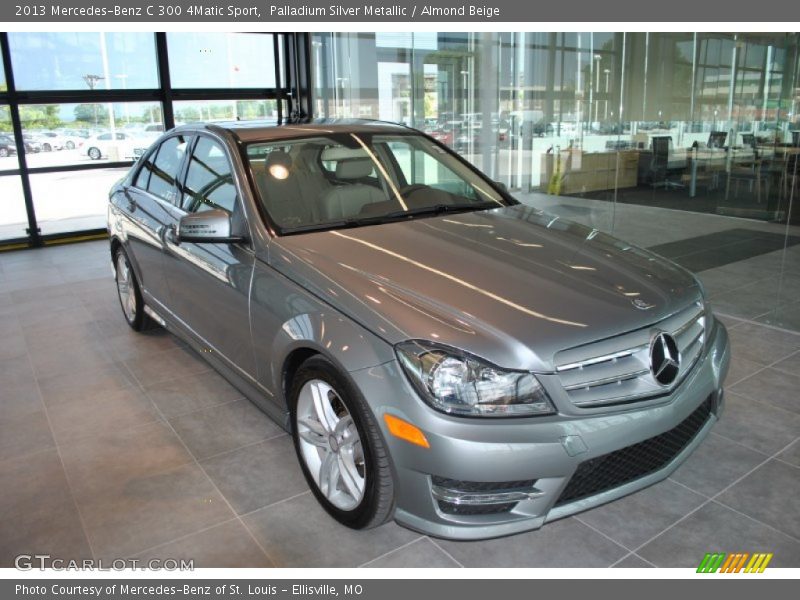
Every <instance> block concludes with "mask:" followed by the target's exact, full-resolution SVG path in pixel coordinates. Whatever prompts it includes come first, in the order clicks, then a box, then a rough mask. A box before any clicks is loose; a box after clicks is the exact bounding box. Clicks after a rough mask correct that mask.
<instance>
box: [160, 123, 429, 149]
mask: <svg viewBox="0 0 800 600" xmlns="http://www.w3.org/2000/svg"><path fill="white" fill-rule="evenodd" d="M202 130H206V131H213V132H217V133H219V132H227V133H229V134H230V135H233V136H234V137H235V138H236V139H237V140H238V141H240V142H243V143H250V142H271V141H280V140H289V139H297V138H304V137H313V136H317V135H326V134H328V135H331V134H337V133H345V134H346V133H363V134H374V133H384V134H385V133H390V134H391V133H409V132H414V131H415V130H414V129H411V128H410V127H406V126H405V125H399V124H397V123H388V122H385V121H371V120H365V119H315V120H291V121H286V122H283V123H276V122H275V121H215V122H213V123H189V124H186V125H180V126H179V127H176V128H175V129H174V131H176V132H181V131H183V132H187V133H188V132H190V131H202Z"/></svg>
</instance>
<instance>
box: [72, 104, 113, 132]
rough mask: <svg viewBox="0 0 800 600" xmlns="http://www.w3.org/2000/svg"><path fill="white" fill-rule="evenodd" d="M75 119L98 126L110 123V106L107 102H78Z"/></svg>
mask: <svg viewBox="0 0 800 600" xmlns="http://www.w3.org/2000/svg"><path fill="white" fill-rule="evenodd" d="M74 114H75V120H76V121H79V122H81V123H84V124H85V125H88V126H92V127H97V126H98V125H101V124H102V125H103V126H106V125H107V124H108V107H106V105H105V104H78V105H77V106H76V107H75V111H74Z"/></svg>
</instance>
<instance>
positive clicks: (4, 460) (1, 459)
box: [0, 417, 56, 465]
mask: <svg viewBox="0 0 800 600" xmlns="http://www.w3.org/2000/svg"><path fill="white" fill-rule="evenodd" d="M23 418H25V417H23ZM47 425H48V427H49V426H50V423H49V421H48V423H47ZM50 435H52V431H51V432H50ZM55 449H56V445H55V436H53V445H52V446H47V447H46V448H37V449H36V450H31V451H30V452H23V453H22V454H14V455H11V456H5V457H0V465H2V464H3V463H7V462H11V461H14V460H25V459H28V458H31V457H33V456H37V455H38V454H44V453H45V452H49V451H51V450H55Z"/></svg>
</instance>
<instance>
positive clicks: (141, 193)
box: [117, 135, 191, 311]
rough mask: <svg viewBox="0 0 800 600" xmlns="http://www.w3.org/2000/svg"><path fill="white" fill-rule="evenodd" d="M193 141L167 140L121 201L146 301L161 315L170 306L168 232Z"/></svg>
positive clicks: (143, 164) (148, 159) (139, 172)
mask: <svg viewBox="0 0 800 600" xmlns="http://www.w3.org/2000/svg"><path fill="white" fill-rule="evenodd" d="M190 141H191V138H190V137H187V136H184V135H174V136H171V137H169V138H167V139H165V140H164V141H163V142H162V143H161V144H160V146H159V147H158V148H156V149H155V150H154V151H153V152H151V153H150V154H149V155H148V156H147V157H146V159H145V160H144V161H143V163H142V166H141V167H140V168H139V171H138V172H137V173H136V175H135V176H134V179H133V185H132V186H130V187H128V188H127V189H126V190H125V192H124V197H123V198H119V199H118V200H117V204H118V206H119V208H120V209H121V210H122V211H123V212H124V213H125V214H126V215H127V216H128V219H126V227H127V228H128V231H127V236H126V237H127V239H128V244H129V248H130V253H131V257H130V258H131V260H133V261H134V263H135V265H136V266H137V267H138V268H137V274H138V276H139V280H140V281H139V283H140V285H141V287H142V292H143V294H144V295H145V301H146V302H147V303H148V304H150V305H151V306H152V307H153V308H155V309H156V310H157V311H158V310H159V307H161V309H163V308H164V307H165V306H169V303H170V302H169V289H168V287H167V284H166V280H165V278H164V251H165V240H164V237H165V232H166V228H167V226H169V225H171V224H172V222H173V216H172V210H173V209H174V205H173V203H174V202H175V201H176V199H177V197H178V185H177V182H178V177H179V175H180V173H181V170H182V168H183V166H184V159H185V155H186V152H187V150H188V148H189V144H190Z"/></svg>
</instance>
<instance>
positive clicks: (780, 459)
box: [775, 456, 800, 469]
mask: <svg viewBox="0 0 800 600" xmlns="http://www.w3.org/2000/svg"><path fill="white" fill-rule="evenodd" d="M775 460H776V461H778V462H779V463H781V464H784V465H786V466H789V467H794V468H795V469H800V465H796V464H794V463H791V462H789V461H788V460H785V459H783V458H780V457H777V456H776V457H775Z"/></svg>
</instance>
